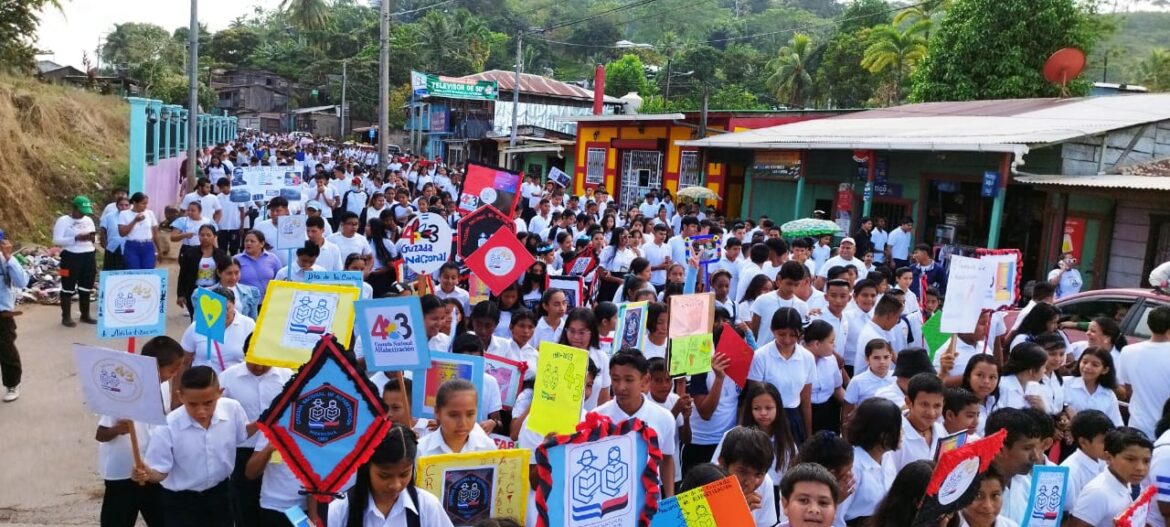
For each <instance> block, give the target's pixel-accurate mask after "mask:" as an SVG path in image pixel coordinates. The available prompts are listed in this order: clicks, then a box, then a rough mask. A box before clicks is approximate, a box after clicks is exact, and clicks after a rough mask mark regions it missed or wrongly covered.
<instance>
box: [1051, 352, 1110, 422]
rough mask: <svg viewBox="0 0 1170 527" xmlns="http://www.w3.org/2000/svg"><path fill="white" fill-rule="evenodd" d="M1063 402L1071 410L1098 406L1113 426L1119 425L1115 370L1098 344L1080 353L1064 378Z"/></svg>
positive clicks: (1084, 409)
mask: <svg viewBox="0 0 1170 527" xmlns="http://www.w3.org/2000/svg"><path fill="white" fill-rule="evenodd" d="M1062 388H1063V393H1064V403H1065V404H1067V405H1068V407H1069V408H1071V409H1072V410H1073V411H1074V412H1078V413H1079V412H1083V411H1086V410H1100V411H1101V412H1104V413H1105V415H1107V416H1109V419H1110V420H1111V421H1112V422H1113V424H1114V425H1115V426H1121V425H1122V424H1123V423H1122V420H1121V407H1120V405H1119V404H1118V402H1117V393H1116V392H1115V390H1116V389H1117V374H1116V373H1115V372H1114V369H1113V357H1112V356H1111V355H1110V354H1109V352H1108V351H1105V350H1103V349H1101V348H1088V349H1086V350H1085V351H1084V352H1083V353H1081V358H1080V360H1078V361H1077V367H1076V369H1074V370H1073V375H1072V376H1069V377H1065V378H1064V386H1063V387H1062Z"/></svg>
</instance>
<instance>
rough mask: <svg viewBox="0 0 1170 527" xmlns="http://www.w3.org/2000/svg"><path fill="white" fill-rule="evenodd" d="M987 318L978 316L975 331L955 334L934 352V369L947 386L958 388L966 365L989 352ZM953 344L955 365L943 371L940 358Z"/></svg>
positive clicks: (983, 315) (984, 315)
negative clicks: (977, 356) (972, 359)
mask: <svg viewBox="0 0 1170 527" xmlns="http://www.w3.org/2000/svg"><path fill="white" fill-rule="evenodd" d="M988 320H989V317H988V316H987V314H986V313H984V314H982V315H980V316H979V321H978V322H977V323H976V324H975V329H974V330H973V331H972V332H970V333H956V334H955V335H954V336H952V337H951V338H950V339H948V340H947V342H946V343H944V344H943V345H942V346H941V347H939V348H938V349H936V350H933V351H934V367H935V369H936V370H938V371H939V375H940V376H942V378H943V379H944V380H945V381H946V383H947V386H958V385H960V384H962V382H963V372H965V371H967V363H968V362H970V361H971V358H972V357H974V356H976V355H982V354H987V353H989V352H990V351H991V350H990V349H988V346H987V342H986V340H984V339H986V338H987V324H988ZM952 343H953V344H954V346H955V351H954V356H955V364H954V366H952V367H951V368H949V369H947V370H945V371H944V370H943V367H942V366H943V365H942V358H943V356H944V355H946V354H947V352H949V351H950V347H951V344H952Z"/></svg>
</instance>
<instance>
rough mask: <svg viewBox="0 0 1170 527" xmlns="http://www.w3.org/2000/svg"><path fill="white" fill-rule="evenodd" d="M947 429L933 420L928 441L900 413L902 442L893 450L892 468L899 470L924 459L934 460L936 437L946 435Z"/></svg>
mask: <svg viewBox="0 0 1170 527" xmlns="http://www.w3.org/2000/svg"><path fill="white" fill-rule="evenodd" d="M947 435H948V434H947V429H946V428H945V427H943V425H942V423H939V422H937V421H936V422H934V423H931V425H930V441H927V440H926V438H924V437H922V434H919V433H918V430H915V429H914V425H913V424H911V423H910V419H909V418H907V417H906V416H905V415H902V444H901V446H900V447H899V448H898V449H897V450H895V451H894V452H893V458H894V468H895V469H896V470H898V471H901V470H902V469H903V468H905V467H906V465H909V464H910V463H913V462H915V461H918V460H920V459H925V460H927V461H933V460H934V453H935V448H936V447H938V438H940V437H946V436H947Z"/></svg>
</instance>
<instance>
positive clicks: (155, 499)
mask: <svg viewBox="0 0 1170 527" xmlns="http://www.w3.org/2000/svg"><path fill="white" fill-rule="evenodd" d="M142 356H144V357H154V359H155V361H157V362H158V375H159V381H160V382H161V384H160V385H159V388H160V389H161V391H162V400H163V409H164V410H165V411H170V409H171V384H170V381H169V379H171V378H173V377H174V376H175V375H176V374H178V372H179V369H180V368H182V364H183V348H181V347H180V346H179V343H178V342H175V339H172V338H170V337H167V336H161V337H154V338H152V339H150V340H149V341H147V342H146V344H144V345H143V346H142ZM146 384H148V385H149V383H146ZM131 426H133V427H134V429H135V432H136V434H137V435H138V451H139V455H141V456H145V455H146V450H147V448H148V447H149V446H150V430H151V425H149V424H146V423H139V422H131V421H129V420H125V419H117V418H115V417H111V416H106V415H104V416H102V417H101V419H100V420H99V421H98V425H97V432H96V433H95V434H94V437H95V439H97V441H98V472H99V473H100V474H101V477H102V480H104V482H105V493H104V494H103V496H102V509H101V524H102V525H104V526H110V527H133V526H134V524H135V523H136V522H137V520H138V514H139V513H141V514H142V519H143V520H144V521H146V523H147V524H149V525H161V524H162V514H163V512H162V509H161V503H159V496H158V494H159V492H160V487H159V485H158V484H157V483H148V484H146V485H139V484H137V483H135V482H133V481H131V480H130V476H131V469H133V468H134V452H133V451H132V450H131V441H130V437H129V434H130V427H131Z"/></svg>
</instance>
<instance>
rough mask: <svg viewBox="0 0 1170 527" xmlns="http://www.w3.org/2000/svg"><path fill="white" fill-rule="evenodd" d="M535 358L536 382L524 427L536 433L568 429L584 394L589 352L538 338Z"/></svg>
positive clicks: (573, 423)
mask: <svg viewBox="0 0 1170 527" xmlns="http://www.w3.org/2000/svg"><path fill="white" fill-rule="evenodd" d="M538 357H539V358H538V359H537V361H536V365H537V366H536V386H535V387H534V388H533V390H534V393H533V394H532V409H531V410H530V411H529V412H528V425H527V426H528V429H529V430H532V431H533V432H536V433H537V434H540V436H541V437H544V436H545V435H548V433H549V432H556V433H557V434H568V433H572V432H573V430H574V429H575V428H576V427H577V423H579V422H580V421H581V402H582V400H583V399H584V398H585V373H586V370H587V369H588V367H589V353H588V352H586V351H585V350H583V349H578V348H573V347H569V346H563V345H560V344H553V343H551V342H541V343H540V352H539V355H538Z"/></svg>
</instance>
